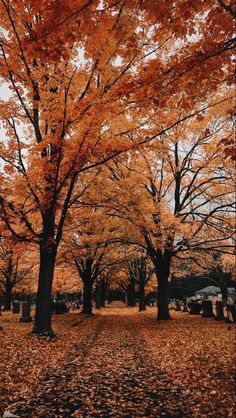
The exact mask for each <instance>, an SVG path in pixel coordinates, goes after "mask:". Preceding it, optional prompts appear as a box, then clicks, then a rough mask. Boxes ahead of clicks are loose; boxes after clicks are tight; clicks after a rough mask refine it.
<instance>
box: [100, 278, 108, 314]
mask: <svg viewBox="0 0 236 418" xmlns="http://www.w3.org/2000/svg"><path fill="white" fill-rule="evenodd" d="M106 296H107V289H106V281H105V279H102V280H101V308H105V302H106Z"/></svg>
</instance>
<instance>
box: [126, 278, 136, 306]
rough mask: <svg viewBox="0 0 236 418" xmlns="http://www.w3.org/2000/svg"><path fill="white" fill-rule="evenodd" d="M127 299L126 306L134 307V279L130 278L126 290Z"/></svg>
mask: <svg viewBox="0 0 236 418" xmlns="http://www.w3.org/2000/svg"><path fill="white" fill-rule="evenodd" d="M127 292H128V294H127V297H128V306H135V305H136V303H135V278H133V277H131V278H130V283H129V285H128V289H127Z"/></svg>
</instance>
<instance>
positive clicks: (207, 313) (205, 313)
mask: <svg viewBox="0 0 236 418" xmlns="http://www.w3.org/2000/svg"><path fill="white" fill-rule="evenodd" d="M202 317H203V318H213V317H214V314H213V308H212V301H211V300H203V301H202Z"/></svg>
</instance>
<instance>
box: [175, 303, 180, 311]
mask: <svg viewBox="0 0 236 418" xmlns="http://www.w3.org/2000/svg"><path fill="white" fill-rule="evenodd" d="M175 311H181V305H180V301H179V300H176V301H175Z"/></svg>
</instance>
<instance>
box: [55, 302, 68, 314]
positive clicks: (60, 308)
mask: <svg viewBox="0 0 236 418" xmlns="http://www.w3.org/2000/svg"><path fill="white" fill-rule="evenodd" d="M66 312H67V306H66V304H65V303H64V302H57V303H55V314H57V315H61V314H64V313H66Z"/></svg>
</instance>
